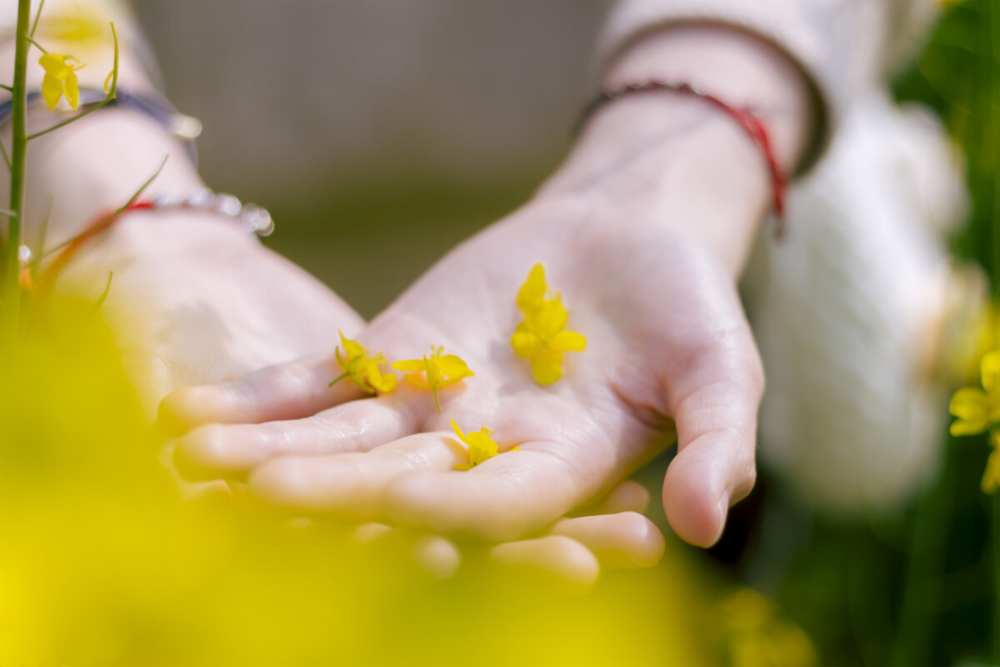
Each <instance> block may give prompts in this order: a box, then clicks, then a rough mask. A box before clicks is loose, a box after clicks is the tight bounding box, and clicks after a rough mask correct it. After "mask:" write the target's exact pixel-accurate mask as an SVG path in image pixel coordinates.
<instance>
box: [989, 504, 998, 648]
mask: <svg viewBox="0 0 1000 667" xmlns="http://www.w3.org/2000/svg"><path fill="white" fill-rule="evenodd" d="M992 509H993V511H992V513H991V514H992V520H993V521H992V523H993V526H992V528H993V530H992V531H991V532H992V533H993V548H992V550H991V553H990V560H991V561H992V562H993V568H992V570H993V664H994V665H1000V491H995V492H994V493H993V508H992Z"/></svg>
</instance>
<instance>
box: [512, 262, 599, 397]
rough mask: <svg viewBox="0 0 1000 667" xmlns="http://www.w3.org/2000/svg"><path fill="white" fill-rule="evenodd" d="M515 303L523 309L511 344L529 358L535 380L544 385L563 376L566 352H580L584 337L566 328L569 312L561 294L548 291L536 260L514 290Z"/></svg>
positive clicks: (522, 356) (520, 355)
mask: <svg viewBox="0 0 1000 667" xmlns="http://www.w3.org/2000/svg"><path fill="white" fill-rule="evenodd" d="M517 307H518V308H520V309H521V311H522V312H524V321H523V322H521V324H519V325H518V327H517V330H516V331H514V334H513V335H512V336H511V338H510V346H511V347H512V348H514V352H515V353H516V354H517V356H519V357H521V358H522V359H527V360H529V361H530V362H531V373H532V375H533V376H534V378H535V380H536V381H537V382H538V384H540V385H543V386H547V385H550V384H553V383H554V382H557V381H558V380H559V378H561V377H562V364H563V361H564V360H565V358H566V355H565V353H566V352H583V350H584V349H586V347H587V339H586V337H585V336H584V335H583V334H581V333H577V332H575V331H566V324H567V323H568V322H569V312H568V311H567V310H566V307H565V306H564V305H563V304H562V296H561V295H560V294H558V293H556V294H555V296H550V295H549V288H548V285H547V284H546V282H545V269H544V267H542V265H541V264H536V265H535V266H534V267H533V268H532V269H531V273H529V274H528V279H527V280H526V281H525V282H524V284H523V285H522V286H521V289H520V290H518V292H517Z"/></svg>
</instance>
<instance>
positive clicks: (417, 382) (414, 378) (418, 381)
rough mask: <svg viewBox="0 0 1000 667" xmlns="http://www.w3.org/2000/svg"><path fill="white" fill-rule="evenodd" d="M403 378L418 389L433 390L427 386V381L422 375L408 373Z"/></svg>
mask: <svg viewBox="0 0 1000 667" xmlns="http://www.w3.org/2000/svg"><path fill="white" fill-rule="evenodd" d="M403 377H404V378H406V381H407V382H409V383H410V384H412V385H413V386H414V387H416V388H417V389H430V388H431V386H430V385H429V384H427V382H426V380H424V378H423V377H421V376H420V375H417V374H415V373H407V374H406V375H404V376H403Z"/></svg>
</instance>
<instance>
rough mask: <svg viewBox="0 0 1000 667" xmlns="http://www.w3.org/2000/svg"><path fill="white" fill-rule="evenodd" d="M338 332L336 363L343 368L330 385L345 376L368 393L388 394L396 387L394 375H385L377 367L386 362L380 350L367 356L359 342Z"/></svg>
mask: <svg viewBox="0 0 1000 667" xmlns="http://www.w3.org/2000/svg"><path fill="white" fill-rule="evenodd" d="M337 333H339V334H340V345H338V346H337V350H336V354H337V363H339V364H340V367H341V368H342V369H343V370H344V372H343V373H341V374H340V375H339V376H338V377H337V378H336V379H335V380H334V381H333V382H331V383H330V386H331V387H332V386H333V385H335V384H337V383H338V382H340V381H341V380H343V379H344V378H346V377H349V378H351V380H352V381H353V382H354V384H356V385H358V388H359V389H361V390H362V391H364V392H366V393H368V394H374V393H375V390H378V391H380V392H382V393H383V394H388V393H389V392H390V391H392V390H393V389H395V388H396V376H395V375H393V374H392V373H386V374H385V375H383V374H382V372H381V371H380V370H379V369H378V367H379V365H381V364H384V363H387V362H386V359H385V356H383V354H382V353H381V352H379V353H378V354H376V355H374V356H369V352H368V350H366V349H365V348H364V347H363V346H362V345H361V343H359V342H357V341H354V340H350V339H348V338H345V337H344V334H343V332H339V331H338V332H337ZM341 346H343V348H344V356H341V354H340V348H341Z"/></svg>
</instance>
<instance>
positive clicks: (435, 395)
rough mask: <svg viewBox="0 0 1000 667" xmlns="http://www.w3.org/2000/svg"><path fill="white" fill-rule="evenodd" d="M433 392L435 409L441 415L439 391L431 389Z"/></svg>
mask: <svg viewBox="0 0 1000 667" xmlns="http://www.w3.org/2000/svg"><path fill="white" fill-rule="evenodd" d="M431 392H433V394H434V407H436V408H437V410H438V414H441V401H439V400H438V390H437V389H431Z"/></svg>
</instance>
